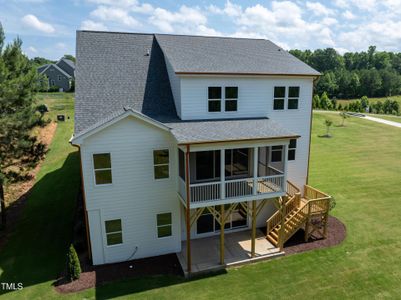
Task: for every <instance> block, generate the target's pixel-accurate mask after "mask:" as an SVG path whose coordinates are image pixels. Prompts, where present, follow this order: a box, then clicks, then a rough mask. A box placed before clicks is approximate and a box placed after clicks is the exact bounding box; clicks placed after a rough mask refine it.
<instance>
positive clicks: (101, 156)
mask: <svg viewBox="0 0 401 300" xmlns="http://www.w3.org/2000/svg"><path fill="white" fill-rule="evenodd" d="M93 168H94V172H95V183H96V184H97V185H101V184H111V183H112V176H111V157H110V153H98V154H93Z"/></svg>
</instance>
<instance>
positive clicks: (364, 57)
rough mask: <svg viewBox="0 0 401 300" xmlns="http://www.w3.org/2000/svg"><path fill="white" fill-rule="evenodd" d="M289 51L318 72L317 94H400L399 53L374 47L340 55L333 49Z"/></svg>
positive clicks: (342, 95)
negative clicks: (319, 75)
mask: <svg viewBox="0 0 401 300" xmlns="http://www.w3.org/2000/svg"><path fill="white" fill-rule="evenodd" d="M289 52H290V53H291V54H292V55H294V56H296V57H297V58H299V59H300V60H302V61H303V62H305V63H307V64H308V65H310V66H311V67H313V68H314V69H316V70H318V71H319V72H321V73H322V76H321V77H320V79H319V81H318V83H317V85H316V91H315V92H316V93H317V94H319V95H322V93H323V92H326V93H327V95H328V96H329V97H330V98H333V97H336V98H341V99H351V98H360V97H362V96H368V97H386V96H392V95H399V94H401V53H394V52H387V51H377V50H376V47H375V46H370V47H369V48H368V50H367V51H362V52H346V53H344V54H343V55H340V54H339V53H338V52H337V51H336V50H335V49H333V48H326V49H317V50H314V51H311V50H304V51H302V50H297V49H296V50H290V51H289Z"/></svg>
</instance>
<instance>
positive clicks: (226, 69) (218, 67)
mask: <svg viewBox="0 0 401 300" xmlns="http://www.w3.org/2000/svg"><path fill="white" fill-rule="evenodd" d="M156 39H157V41H158V43H159V44H160V47H161V48H162V50H163V52H164V54H165V55H166V57H167V59H168V60H169V62H170V63H171V65H172V67H173V69H174V72H176V73H206V74H215V73H216V74H219V73H221V74H234V73H235V74H260V75H307V76H318V75H320V73H319V72H318V71H316V70H314V69H313V68H311V67H310V66H308V65H307V64H305V63H303V62H302V61H300V60H299V59H297V58H296V57H294V56H292V55H291V54H289V53H288V52H287V51H285V50H283V49H282V48H280V47H279V46H277V45H275V44H274V43H272V42H271V41H269V40H263V39H244V38H227V37H204V36H183V35H167V34H156Z"/></svg>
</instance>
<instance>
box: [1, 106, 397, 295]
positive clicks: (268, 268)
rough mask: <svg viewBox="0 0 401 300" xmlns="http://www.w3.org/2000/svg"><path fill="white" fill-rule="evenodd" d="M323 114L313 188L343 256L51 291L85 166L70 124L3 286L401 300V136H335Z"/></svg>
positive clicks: (36, 291) (323, 254)
mask: <svg viewBox="0 0 401 300" xmlns="http://www.w3.org/2000/svg"><path fill="white" fill-rule="evenodd" d="M326 117H328V118H330V119H332V120H334V121H335V123H340V122H341V120H340V118H339V116H338V115H334V114H331V115H328V114H327V115H326V114H324V113H314V120H313V134H312V152H311V172H310V183H311V184H312V185H314V186H315V187H317V188H319V189H321V190H323V191H326V192H328V193H330V194H332V195H333V196H334V197H335V199H336V201H337V206H336V208H335V210H334V211H333V215H335V216H336V217H338V218H339V219H341V220H342V221H343V222H344V223H345V224H346V226H347V238H346V240H345V241H344V242H343V243H342V244H341V245H340V246H337V247H333V248H328V249H322V250H315V251H311V252H306V253H302V254H297V255H291V256H287V257H283V258H279V259H275V260H272V261H268V262H260V263H257V264H254V265H248V266H244V267H242V268H238V269H230V270H228V271H227V272H226V273H223V274H219V275H216V276H209V277H205V278H200V279H197V280H192V281H186V280H184V279H182V278H178V277H164V276H159V277H154V278H141V279H132V280H126V281H122V282H117V283H113V284H108V285H105V286H102V287H98V288H96V289H91V290H87V291H83V292H80V293H77V294H73V295H63V296H60V295H57V294H56V292H54V290H53V288H52V286H51V284H52V282H53V281H54V278H56V275H57V272H58V271H59V270H60V269H61V268H62V267H63V261H64V253H65V251H66V249H67V246H68V241H69V239H70V234H71V220H72V211H73V206H74V200H75V194H76V189H77V186H78V176H79V172H78V159H77V155H76V153H75V152H74V151H75V150H74V149H73V148H72V147H71V146H69V145H68V143H67V140H68V138H69V137H70V135H71V131H72V122H66V123H63V124H60V126H59V127H58V129H57V133H56V138H55V139H54V141H53V144H52V147H51V152H50V153H49V155H48V157H47V159H46V162H45V164H44V166H43V167H42V170H41V172H40V174H39V177H38V179H37V185H36V186H35V189H34V191H33V193H32V195H31V197H30V199H29V202H28V204H27V207H26V209H25V213H24V218H23V220H22V222H21V223H20V225H19V227H18V229H17V231H16V232H15V234H14V235H13V236H12V237H11V239H10V241H9V243H8V244H7V246H6V248H5V249H4V250H2V252H1V254H0V276H1V277H0V281H1V282H10V281H12V282H16V281H17V282H18V281H21V282H23V283H24V284H25V288H24V289H23V290H22V291H18V292H12V293H9V294H7V295H6V296H7V298H8V299H24V298H25V299H34V298H35V297H42V298H72V299H94V298H99V299H106V298H114V297H123V296H126V297H129V298H132V299H134V298H135V299H185V298H191V299H193V298H195V299H222V298H229V299H261V298H262V299H265V298H272V299H273V298H274V299H285V298H287V299H311V298H316V299H343V298H355V299H366V298H397V297H399V295H400V294H401V260H400V257H401V226H399V222H400V221H399V220H400V215H401V206H400V205H399V195H400V193H401V185H400V184H399V183H400V181H401V172H399V166H400V165H401V155H400V149H401V134H400V133H401V131H400V129H399V128H393V127H390V126H386V125H382V124H378V123H374V122H369V121H366V120H361V119H358V118H350V119H348V120H347V127H333V128H332V129H331V130H332V134H333V138H330V139H326V138H319V137H318V135H320V134H323V133H324V132H325V127H324V125H323V122H324V119H325V118H326Z"/></svg>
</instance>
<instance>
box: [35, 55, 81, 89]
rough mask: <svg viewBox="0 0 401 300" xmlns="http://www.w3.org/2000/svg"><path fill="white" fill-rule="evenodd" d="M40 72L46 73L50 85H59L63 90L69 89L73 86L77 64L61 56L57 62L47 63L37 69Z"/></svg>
mask: <svg viewBox="0 0 401 300" xmlns="http://www.w3.org/2000/svg"><path fill="white" fill-rule="evenodd" d="M37 71H38V73H39V74H43V75H46V77H47V78H48V80H49V87H54V86H56V87H58V88H60V89H62V91H66V92H67V91H69V90H70V89H71V88H72V86H73V81H74V72H75V64H74V62H72V61H71V60H69V59H66V58H64V57H63V58H61V59H60V60H59V61H58V62H57V63H55V64H46V65H43V66H40V67H39V68H38V69H37Z"/></svg>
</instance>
